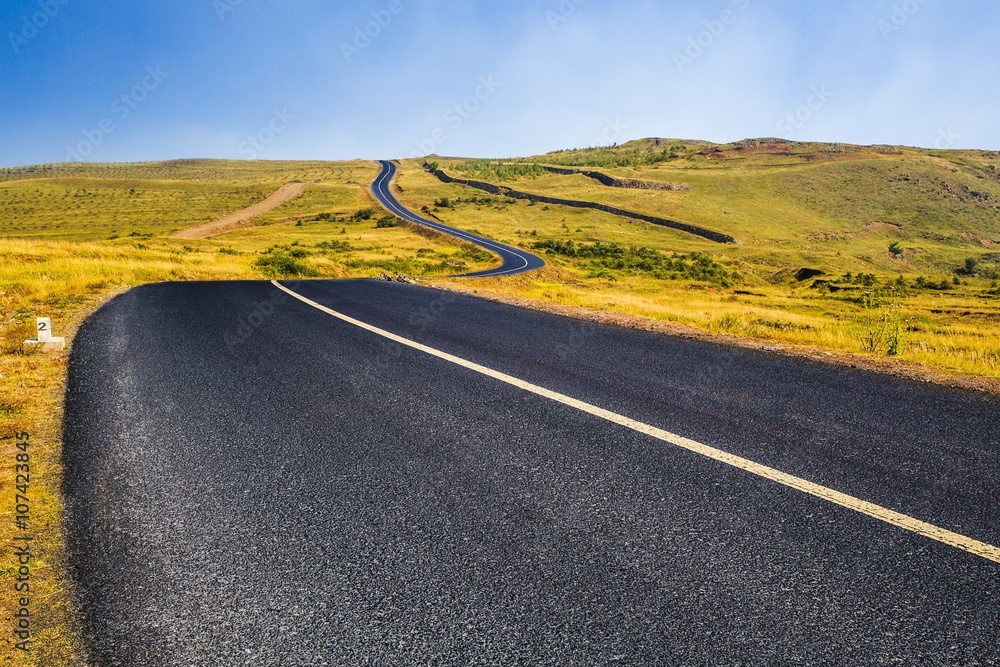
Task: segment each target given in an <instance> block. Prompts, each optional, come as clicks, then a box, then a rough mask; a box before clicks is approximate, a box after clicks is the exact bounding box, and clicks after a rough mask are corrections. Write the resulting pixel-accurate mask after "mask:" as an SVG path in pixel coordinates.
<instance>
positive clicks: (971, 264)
mask: <svg viewBox="0 0 1000 667" xmlns="http://www.w3.org/2000/svg"><path fill="white" fill-rule="evenodd" d="M978 266H979V260H978V259H976V258H975V257H966V258H965V275H967V276H971V275H973V274H974V273H975V272H976V267H978Z"/></svg>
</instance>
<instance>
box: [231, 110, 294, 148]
mask: <svg viewBox="0 0 1000 667" xmlns="http://www.w3.org/2000/svg"><path fill="white" fill-rule="evenodd" d="M293 120H295V115H294V114H292V113H290V112H289V111H288V107H284V108H283V109H275V110H274V112H273V113H272V115H271V120H270V121H268V123H267V125H265V126H264V127H262V128H260V129H259V130H257V132H256V133H255V134H253V135H251V136H249V137H247V139H246V141H244V142H242V143H240V145H239V147H238V148H237V150H238V151H239V153H240V155H243V156H246V158H247V159H248V160H256V159H257V156H258V155H260V154H261V153H262V152H264V149H265V148H267V147H268V146H270V145H271V144H272V143H273V142H274V140H275V139H276V138H277V137H278V135H279V134H281V133H282V132H284V131H285V130H287V129H288V126H289V125H291V122H292V121H293Z"/></svg>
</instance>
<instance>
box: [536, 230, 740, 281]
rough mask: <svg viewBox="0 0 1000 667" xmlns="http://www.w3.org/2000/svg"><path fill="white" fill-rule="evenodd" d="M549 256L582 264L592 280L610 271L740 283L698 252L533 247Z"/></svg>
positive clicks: (553, 244) (569, 244) (555, 243)
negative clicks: (579, 260)
mask: <svg viewBox="0 0 1000 667" xmlns="http://www.w3.org/2000/svg"><path fill="white" fill-rule="evenodd" d="M532 247H533V248H534V249H535V250H542V251H545V252H546V253H548V254H553V255H560V256H562V257H570V258H574V259H582V260H585V265H586V266H587V267H588V268H589V269H590V274H591V275H592V276H594V277H602V278H604V277H609V276H610V275H611V274H610V273H609V271H621V272H624V273H631V274H646V275H650V276H652V277H654V278H659V279H662V280H676V279H678V278H684V279H687V280H697V281H703V282H708V283H712V284H714V285H719V286H721V287H730V286H732V285H733V284H734V283H739V282H742V280H743V278H742V276H740V274H739V273H738V272H737V271H733V270H729V269H727V268H726V266H725V265H723V264H721V263H719V262H717V261H716V260H714V259H713V258H711V257H709V256H708V255H703V254H701V253H698V252H692V253H687V254H677V253H674V254H673V255H667V254H666V253H662V252H660V251H659V250H655V249H653V248H646V247H635V246H624V245H621V244H620V243H602V242H600V241H598V242H596V243H592V244H586V243H579V244H577V243H574V242H573V241H572V240H569V241H559V240H550V241H539V242H538V243H535V244H534V245H533V246H532Z"/></svg>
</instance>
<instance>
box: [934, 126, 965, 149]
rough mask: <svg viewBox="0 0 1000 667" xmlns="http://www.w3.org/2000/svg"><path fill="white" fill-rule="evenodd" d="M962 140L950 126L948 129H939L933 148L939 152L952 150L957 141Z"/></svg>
mask: <svg viewBox="0 0 1000 667" xmlns="http://www.w3.org/2000/svg"><path fill="white" fill-rule="evenodd" d="M961 138H962V135H961V134H958V133H957V132H955V131H954V130H953V129H951V125H949V126H948V127H939V128H938V131H937V137H936V138H935V139H934V148H936V149H938V150H939V151H943V150H946V149H948V148H952V147H954V146H955V144H957V143H958V140H959V139H961Z"/></svg>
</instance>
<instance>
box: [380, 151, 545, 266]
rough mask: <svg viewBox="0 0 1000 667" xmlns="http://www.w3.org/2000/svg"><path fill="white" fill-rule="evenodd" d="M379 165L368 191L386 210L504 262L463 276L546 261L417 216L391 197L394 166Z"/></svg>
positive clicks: (542, 264) (387, 163)
mask: <svg viewBox="0 0 1000 667" xmlns="http://www.w3.org/2000/svg"><path fill="white" fill-rule="evenodd" d="M379 164H380V165H382V171H381V172H380V173H379V175H378V178H376V179H375V182H374V183H372V188H371V190H372V195H373V196H374V197H375V199H377V200H378V201H379V203H380V204H382V206H384V207H385V208H386V209H387V210H389V211H390V212H391V213H393V214H395V215H397V216H399V217H400V218H402V219H403V220H407V221H409V222H412V223H414V224H417V225H423V226H425V227H430V228H431V229H436V230H437V231H439V232H442V233H444V234H448V235H449V236H454V237H455V238H457V239H461V240H462V241H467V242H468V243H471V244H473V245H475V246H478V247H480V248H482V249H483V250H486V251H488V252H492V253H493V254H495V255H499V256H500V259H501V260H503V264H501V265H500V266H499V267H497V268H495V269H487V270H485V271H476V272H473V273H463V274H461V275H462V277H466V278H472V277H474V278H492V277H496V276H512V275H515V274H518V273H526V272H528V271H534V270H536V269H540V268H542V267H543V266H545V260H543V259H542V258H541V257H538V256H537V255H533V254H531V253H530V252H527V251H525V250H521V249H520V248H515V247H514V246H510V245H507V244H506V243H500V242H498V241H493V240H490V239H487V238H484V237H482V236H479V235H477V234H471V233H469V232H467V231H464V230H461V229H457V228H455V227H449V226H448V225H443V224H441V223H440V222H435V221H433V220H429V219H427V218H424V217H422V216H419V215H417V214H416V213H414V212H413V211H411V210H410V209H408V208H406V207H405V206H403V205H402V204H400V203H399V202H398V201H397V200H396V197H395V196H393V194H392V191H391V190H390V189H389V186H390V184H391V183H392V179H393V178H394V177H395V176H396V165H394V164H393V163H392V162H389V161H388V160H379Z"/></svg>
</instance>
